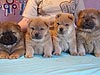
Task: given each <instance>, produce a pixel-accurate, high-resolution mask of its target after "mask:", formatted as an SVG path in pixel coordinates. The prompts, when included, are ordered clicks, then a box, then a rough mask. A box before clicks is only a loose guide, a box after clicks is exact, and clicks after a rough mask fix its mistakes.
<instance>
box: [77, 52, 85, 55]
mask: <svg viewBox="0 0 100 75" xmlns="http://www.w3.org/2000/svg"><path fill="white" fill-rule="evenodd" d="M85 54H86V53H85V52H79V53H78V55H79V56H84V55H85Z"/></svg>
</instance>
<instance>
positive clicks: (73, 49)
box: [69, 39, 78, 56]
mask: <svg viewBox="0 0 100 75" xmlns="http://www.w3.org/2000/svg"><path fill="white" fill-rule="evenodd" d="M69 47H70V49H69V51H70V54H71V55H73V56H76V55H77V54H78V52H77V46H76V39H72V40H70V41H69Z"/></svg>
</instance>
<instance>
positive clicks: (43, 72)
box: [0, 53, 100, 75]
mask: <svg viewBox="0 0 100 75" xmlns="http://www.w3.org/2000/svg"><path fill="white" fill-rule="evenodd" d="M0 75H100V57H95V56H93V55H86V56H70V55H69V54H66V53H62V55H61V56H53V57H52V58H43V57H42V56H41V55H35V56H34V58H30V59H29V58H24V57H21V58H19V59H12V60H9V59H0Z"/></svg>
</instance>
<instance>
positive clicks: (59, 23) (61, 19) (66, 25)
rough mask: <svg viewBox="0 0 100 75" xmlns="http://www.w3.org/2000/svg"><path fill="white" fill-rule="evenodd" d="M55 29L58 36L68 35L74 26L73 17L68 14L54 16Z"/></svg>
mask: <svg viewBox="0 0 100 75" xmlns="http://www.w3.org/2000/svg"><path fill="white" fill-rule="evenodd" d="M55 18H56V20H55V25H54V26H55V29H56V31H57V33H58V34H61V35H64V34H66V33H68V32H69V31H70V30H71V29H72V28H73V26H74V16H73V15H72V14H69V13H61V14H57V15H56V17H55Z"/></svg>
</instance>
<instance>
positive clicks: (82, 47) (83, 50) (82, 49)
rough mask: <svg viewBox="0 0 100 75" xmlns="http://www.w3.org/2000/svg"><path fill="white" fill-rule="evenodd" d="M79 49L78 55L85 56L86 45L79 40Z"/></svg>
mask: <svg viewBox="0 0 100 75" xmlns="http://www.w3.org/2000/svg"><path fill="white" fill-rule="evenodd" d="M77 49H78V55H80V56H84V55H85V54H86V51H85V48H84V45H83V44H82V41H80V40H78V42H77Z"/></svg>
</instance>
